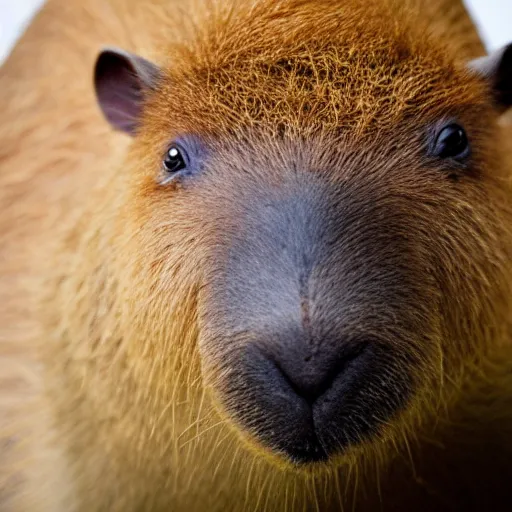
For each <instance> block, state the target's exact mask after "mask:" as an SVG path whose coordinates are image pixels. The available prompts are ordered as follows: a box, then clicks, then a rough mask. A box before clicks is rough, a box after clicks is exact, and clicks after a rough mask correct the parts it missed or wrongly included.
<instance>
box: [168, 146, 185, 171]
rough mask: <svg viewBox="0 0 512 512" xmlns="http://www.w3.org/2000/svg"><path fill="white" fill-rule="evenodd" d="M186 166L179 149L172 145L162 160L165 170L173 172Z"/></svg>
mask: <svg viewBox="0 0 512 512" xmlns="http://www.w3.org/2000/svg"><path fill="white" fill-rule="evenodd" d="M186 166H187V164H186V162H185V159H184V158H183V155H182V153H181V151H180V150H179V149H178V148H177V147H176V146H172V147H171V148H170V149H169V151H168V152H167V156H166V157H165V160H164V167H165V170H166V171H167V172H169V173H175V172H178V171H181V170H183V169H185V167H186Z"/></svg>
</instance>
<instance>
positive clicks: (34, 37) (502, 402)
mask: <svg viewBox="0 0 512 512" xmlns="http://www.w3.org/2000/svg"><path fill="white" fill-rule="evenodd" d="M334 13H337V15H336V16H335V15H334ZM103 44H115V45H118V46H122V47H124V48H126V49H128V50H130V51H136V52H138V53H139V54H141V55H144V56H145V57H147V58H152V59H153V60H154V61H156V62H158V63H159V64H161V65H162V66H164V67H165V71H166V79H165V81H164V83H163V85H162V87H161V88H160V90H159V91H158V93H157V94H156V95H155V96H153V97H152V98H151V99H150V101H149V103H148V105H147V109H146V114H145V119H144V123H143V127H142V129H141V131H140V135H139V136H138V137H137V138H136V139H135V141H134V142H133V144H130V141H129V140H127V139H126V137H124V136H122V135H118V134H114V133H112V132H111V130H110V128H109V127H108V126H107V124H106V123H105V122H104V120H103V119H102V117H101V115H100V113H99V111H98V109H97V107H96V105H95V99H94V96H93V89H92V84H91V78H90V77H91V70H92V69H93V65H94V59H95V57H96V55H97V52H98V48H99V46H100V45H103ZM359 48H362V49H364V54H363V53H360V52H359V51H357V50H358V49H359ZM481 53H482V47H481V44H480V42H479V39H478V37H477V35H476V33H475V31H474V29H473V27H472V25H471V22H470V21H469V19H468V18H467V15H466V14H465V11H464V10H463V8H462V6H461V5H460V4H459V2H458V1H453V2H452V1H449V0H436V1H434V2H430V1H427V0H425V2H424V3H423V2H421V0H418V1H417V2H415V1H413V0H409V1H405V0H404V1H403V2H398V1H397V2H393V1H392V0H386V1H384V2H381V1H377V0H365V1H364V2H359V1H356V0H352V1H349V0H347V1H344V2H338V1H334V0H320V1H306V0H282V1H279V2H274V1H270V0H268V1H267V0H261V1H259V2H249V1H248V2H239V1H236V2H234V1H230V0H217V1H212V2H207V1H206V0H188V1H187V2H183V1H179V2H178V1H176V2H169V1H163V0H162V1H160V0H151V1H147V2H137V1H135V0H133V1H129V0H108V1H104V0H90V1H89V2H86V3H85V2H80V1H78V0H76V1H75V0H73V1H71V0H50V1H49V2H48V4H47V5H46V6H45V8H44V9H43V11H42V13H41V14H40V15H39V17H38V18H37V20H36V21H35V22H34V24H33V25H32V26H31V27H30V28H29V30H28V32H27V34H26V35H25V37H24V38H23V40H22V42H21V43H20V44H19V45H18V47H17V48H16V50H15V51H14V53H13V55H12V56H11V57H10V59H9V61H8V62H7V63H6V65H5V66H4V67H3V68H2V70H1V76H0V82H1V85H2V95H1V98H0V111H1V112H2V113H3V119H2V126H1V128H0V131H1V134H2V137H1V139H2V147H1V149H0V165H1V175H0V180H1V186H0V204H1V205H2V213H3V214H2V216H1V218H0V233H1V235H0V236H1V253H0V254H1V260H0V261H1V269H0V272H1V274H0V275H1V276H2V286H1V289H0V298H1V303H2V305H3V308H2V311H1V312H0V326H1V328H0V329H1V330H0V342H1V349H0V350H1V351H0V354H1V356H2V360H1V371H0V379H1V380H0V389H1V390H2V395H1V401H0V404H1V406H2V411H4V410H5V411H6V414H5V415H2V418H5V419H4V420H2V423H3V424H2V427H5V429H6V430H7V433H8V434H7V436H5V442H4V443H2V453H3V454H5V455H3V460H5V463H2V466H1V467H2V472H1V473H0V477H1V478H0V497H1V498H0V503H2V507H3V508H2V510H4V509H6V510H11V509H12V510H23V511H25V510H26V511H37V510H41V511H58V510H66V511H68V510H109V511H117V510H119V511H123V512H125V511H129V510H176V511H185V510H194V511H202V510H208V511H215V510H217V511H229V510H232V511H240V510H269V511H271V510H276V511H277V510H293V511H294V510H315V509H316V510H340V508H342V507H344V509H345V510H347V509H348V510H350V509H351V508H353V509H354V510H357V511H367V510H368V511H370V510H371V511H374V510H379V509H380V510H384V511H389V510H400V511H410V510H414V511H421V510H498V511H499V510H508V508H509V504H510V503H511V502H512V491H511V490H510V489H509V485H508V482H509V481H510V478H511V477H512V464H511V462H510V461H511V460H512V442H511V439H512V371H511V363H510V360H511V359H510V356H512V348H511V347H510V343H509V340H510V319H509V315H510V305H511V304H510V302H511V298H512V293H511V292H512V291H511V290H510V284H511V283H512V280H511V277H512V276H510V272H511V270H512V269H511V268H510V261H511V260H510V258H511V256H512V234H511V233H510V226H511V225H512V224H511V221H512V218H511V214H512V212H511V211H510V208H509V199H510V198H509V194H510V190H509V183H510V175H509V170H510V168H511V166H510V156H509V155H510V148H509V149H507V144H508V145H509V146H510V142H508V141H507V137H508V138H509V139H510V129H509V128H507V127H506V126H502V127H498V124H497V123H496V113H495V112H494V111H493V110H492V108H491V107H490V103H489V100H488V97H487V94H486V90H485V87H484V85H483V84H482V82H481V81H480V80H478V79H477V78H476V77H474V76H471V75H470V74H469V73H468V72H467V71H466V70H465V62H466V61H467V60H468V59H470V58H472V57H475V56H477V55H479V54H481ZM398 64H400V66H399V65H398ZM447 113H448V114H451V115H457V116H458V118H460V119H461V120H462V121H463V123H464V125H465V126H466V128H467V130H468V133H470V134H471V137H472V141H473V145H474V147H475V153H476V154H477V165H476V170H477V172H475V173H474V174H473V175H471V176H468V177H465V178H464V179H461V180H459V182H460V186H459V187H458V188H455V187H447V186H446V182H444V181H443V182H441V181H440V180H438V179H437V178H436V177H435V173H434V172H432V171H430V172H427V173H425V174H424V175H421V174H420V172H419V171H417V170H416V169H415V168H414V165H415V164H417V160H415V159H416V157H415V155H414V154H412V153H411V152H408V151H407V150H406V149H405V148H406V147H407V144H408V143H409V141H410V138H409V137H410V134H411V133H412V130H413V127H418V125H420V124H421V123H424V124H428V123H429V122H435V121H436V120H437V119H438V118H439V116H440V115H446V114H447ZM189 132H192V133H199V134H201V135H202V136H204V137H205V138H211V139H213V138H215V139H216V140H221V141H223V143H222V144H221V151H220V154H221V155H223V156H221V157H219V158H218V161H216V162H214V164H215V165H217V166H218V169H219V173H218V176H217V177H215V178H212V181H211V183H210V185H211V186H210V187H208V188H207V189H206V188H202V189H199V190H191V189H187V188H183V189H181V188H179V187H170V188H162V187H160V186H158V184H157V181H156V175H157V172H158V171H155V170H158V169H159V166H160V159H161V154H162V151H163V150H165V147H166V145H167V144H168V143H169V141H170V140H172V138H173V136H175V135H178V134H180V133H189ZM247 134H257V135H251V136H252V137H253V139H251V140H250V143H249V144H247V142H246V140H245V138H244V137H246V136H247ZM236 136H238V137H239V140H238V142H240V141H243V143H244V144H245V145H246V146H247V147H246V149H245V154H244V156H250V157H251V158H252V159H253V160H254V162H255V163H256V165H255V167H256V168H260V169H263V168H265V169H266V171H265V172H264V173H263V175H262V176H255V177H253V178H251V179H253V180H255V182H258V180H259V181H262V180H263V181H265V182H266V183H271V184H276V185H277V184H279V183H280V182H281V180H282V179H283V178H282V176H281V175H280V174H279V172H280V171H279V169H280V167H279V165H276V166H274V168H273V169H268V168H266V167H264V166H262V165H259V166H258V165H257V164H258V163H259V162H258V153H257V151H258V149H261V148H270V149H268V150H269V151H271V152H272V154H273V155H274V158H275V160H276V161H277V162H283V163H285V164H287V163H289V162H290V161H291V160H292V158H299V159H302V160H301V161H302V162H305V163H307V164H309V165H310V166H312V167H313V168H317V169H322V168H323V167H324V166H323V165H322V164H325V163H326V162H332V161H333V159H334V161H336V162H339V161H341V160H342V158H346V156H343V155H334V156H333V154H331V153H329V154H327V151H326V150H325V148H326V147H330V148H332V147H337V146H343V147H345V148H350V151H352V154H353V155H354V157H353V158H354V160H358V159H359V161H361V160H364V154H363V156H361V153H360V149H358V148H361V147H365V148H366V156H367V158H368V162H369V161H370V157H372V158H376V156H375V155H378V151H377V150H376V147H381V148H382V147H385V148H388V146H387V144H388V142H387V141H389V140H395V141H398V143H399V145H401V147H402V151H399V152H396V151H395V153H394V154H393V155H392V157H391V160H390V161H389V162H388V164H387V166H385V165H383V166H382V167H379V166H375V168H376V170H374V171H373V172H374V173H375V175H374V176H372V178H373V179H374V181H375V182H376V183H377V185H376V186H377V187H379V190H381V191H382V190H387V191H388V192H389V193H390V195H392V196H393V195H395V196H397V197H398V196H399V197H406V202H404V203H403V208H404V210H403V212H402V213H403V214H404V215H406V214H407V215H409V210H408V208H409V207H410V204H411V203H412V202H414V203H417V204H419V205H420V206H421V207H419V209H418V211H417V214H416V216H415V217H412V216H410V217H408V219H409V222H410V224H409V225H408V226H407V229H409V230H410V231H411V232H412V233H415V234H416V236H417V237H419V238H418V239H417V240H416V241H417V242H418V247H420V246H421V247H423V246H422V245H421V243H422V242H421V240H419V239H420V238H421V237H422V236H423V235H424V234H427V235H428V236H431V237H432V239H431V240H429V243H428V247H429V250H431V251H432V253H434V255H435V261H436V262H439V261H441V262H443V265H442V268H444V271H445V273H444V274H441V275H438V276H437V279H439V280H440V282H442V284H443V287H444V288H443V290H442V291H443V292H444V293H443V294H441V296H440V297H437V296H434V295H432V302H431V303H428V304H424V306H425V307H424V315H425V318H428V320H429V324H431V325H432V332H431V333H429V336H430V338H429V340H430V341H431V342H432V345H431V346H429V347H428V348H427V347H421V346H419V345H418V347H415V348H416V349H417V351H418V353H421V354H423V355H424V359H425V364H424V366H423V367H422V369H421V372H419V373H420V374H419V375H418V380H421V383H422V385H421V386H420V389H421V391H420V392H418V395H417V397H416V400H414V401H413V403H412V405H411V406H410V408H409V409H408V411H407V412H406V413H404V414H403V415H402V416H400V418H398V419H396V420H395V422H394V423H393V424H391V425H390V426H389V428H387V429H384V430H383V433H382V434H381V435H380V437H379V438H378V439H377V438H376V439H371V440H368V441H367V442H365V443H363V445H362V446H360V447H358V448H357V449H354V450H352V451H350V452H349V453H347V454H346V455H345V456H344V457H343V458H341V459H340V460H339V461H337V463H336V464H334V463H332V465H331V466H330V467H328V468H315V469H313V470H311V471H308V472H299V471H296V470H295V469H294V468H290V467H288V466H287V465H285V464H284V463H282V461H279V462H278V463H277V464H275V461H271V460H267V457H266V456H265V455H264V454H262V453H261V452H262V448H261V447H258V446H257V443H256V442H255V441H254V440H253V439H251V438H250V436H247V437H248V439H246V440H245V441H244V442H241V440H240V436H239V432H238V428H237V426H236V425H235V424H234V422H233V421H232V420H230V418H229V416H227V415H225V414H224V413H223V412H218V411H219V410H222V409H221V408H219V407H217V406H216V405H215V403H214V401H213V400H212V398H211V397H212V393H211V390H210V387H213V388H215V389H214V391H217V392H218V389H219V388H220V387H221V386H220V384H219V382H220V383H221V381H222V376H221V377H219V376H218V375H216V374H215V369H213V370H212V371H211V372H209V373H208V374H207V375H206V379H205V380H203V376H202V373H201V371H200V360H199V359H200V358H199V352H198V349H197V344H198V340H199V339H201V336H203V337H204V336H205V335H206V334H205V333H203V332H202V330H201V321H200V318H201V317H202V316H203V315H204V311H203V309H204V307H205V304H207V301H206V299H205V295H204V293H205V292H204V285H205V279H206V278H207V276H208V268H207V264H206V261H207V255H208V251H209V250H211V247H212V246H213V245H214V243H215V240H218V239H219V238H218V237H219V231H220V233H221V235H222V232H223V230H226V232H227V231H229V226H230V225H231V224H230V223H236V201H235V205H233V204H231V203H232V197H233V196H234V195H235V193H240V194H241V195H242V196H243V194H244V191H245V190H247V188H245V187H248V185H247V183H246V182H245V181H244V179H245V178H244V179H240V180H239V181H238V182H237V180H233V177H232V176H231V175H230V169H237V168H241V167H242V166H241V163H240V161H239V160H237V158H238V159H241V158H242V157H241V156H240V155H239V154H238V153H237V151H236V147H235V146H237V145H236V144H235V142H237V139H236V138H235V137H236ZM276 140H282V141H284V142H283V144H278V143H277V142H276ZM298 140H299V141H305V140H307V141H308V143H309V146H298V145H297V141H298ZM414 140H415V139H414ZM298 147H303V148H304V147H308V148H310V147H312V148H314V150H312V151H306V150H305V149H302V152H301V150H300V149H299V150H298V149H297V148H298ZM233 148H235V149H233ZM388 149H389V148H388ZM507 159H508V161H507ZM226 162H229V164H230V165H229V166H228V165H227V163H226ZM403 162H405V163H403ZM404 166H409V167H410V169H411V175H410V176H409V177H407V173H405V171H404ZM283 167H285V166H283ZM348 167H350V166H348ZM370 167H371V166H370ZM337 168H339V167H337ZM420 170H421V171H422V172H423V170H422V169H421V168H420ZM231 172H233V171H231ZM262 172H263V171H262ZM351 172H352V174H350V173H349V172H348V171H347V173H346V174H343V175H340V174H334V175H333V176H330V177H329V179H330V180H332V181H342V180H346V181H348V182H349V183H355V182H357V180H361V182H362V183H363V189H364V190H365V191H366V192H367V193H369V192H370V191H371V189H370V188H369V186H368V184H367V183H368V181H367V179H366V178H367V177H366V178H363V179H362V178H361V177H360V176H358V175H356V170H355V168H354V167H352V171H351ZM232 182H235V184H232ZM365 183H366V185H364V184H365ZM407 205H408V206H407ZM226 219H227V220H226ZM440 268H441V267H440ZM418 279H423V275H422V272H421V269H418ZM455 298H457V300H455ZM202 308H203V309H202ZM213 366H215V365H213ZM4 445H5V448H4ZM4 475H5V478H4Z"/></svg>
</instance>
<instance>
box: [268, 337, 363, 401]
mask: <svg viewBox="0 0 512 512" xmlns="http://www.w3.org/2000/svg"><path fill="white" fill-rule="evenodd" d="M365 348H366V344H365V343H358V344H353V345H344V344H343V342H341V343H337V344H336V343H335V344H332V345H329V346H328V347H322V346H320V347H317V348H309V347H305V346H303V345H302V346H300V345H299V346H295V347H293V349H291V350H288V351H282V352H281V353H280V355H279V357H278V358H276V359H275V363H276V366H277V367H278V369H279V370H280V371H281V373H282V374H283V377H284V378H285V380H286V381H287V382H288V384H289V385H290V387H291V389H292V390H293V391H294V392H295V393H296V394H297V395H298V396H300V397H302V398H303V399H305V400H306V401H307V402H308V403H309V404H310V405H313V404H314V403H315V402H316V400H317V399H318V398H320V397H321V396H322V395H324V393H325V392H326V391H328V390H329V389H330V388H331V387H332V386H333V384H334V382H336V383H338V382H339V381H343V380H347V381H348V380H353V379H354V378H357V375H356V373H359V372H356V366H357V365H355V362H356V360H357V359H358V358H359V357H360V356H361V355H362V354H363V353H364V351H365Z"/></svg>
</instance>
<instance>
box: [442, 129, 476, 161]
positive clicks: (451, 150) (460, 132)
mask: <svg viewBox="0 0 512 512" xmlns="http://www.w3.org/2000/svg"><path fill="white" fill-rule="evenodd" d="M467 149H468V138H467V136H466V132H465V131H464V129H463V128H461V127H460V126H458V125H450V126H447V127H446V128H443V130H441V132H440V133H439V136H438V137H437V141H436V154H437V156H439V157H441V158H456V157H459V158H460V157H463V156H465V153H466V151H467Z"/></svg>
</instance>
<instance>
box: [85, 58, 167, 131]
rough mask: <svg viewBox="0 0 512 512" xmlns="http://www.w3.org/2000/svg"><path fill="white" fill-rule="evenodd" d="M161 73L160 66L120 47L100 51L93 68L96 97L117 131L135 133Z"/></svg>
mask: <svg viewBox="0 0 512 512" xmlns="http://www.w3.org/2000/svg"><path fill="white" fill-rule="evenodd" d="M159 76H160V69H159V68H158V66H156V65H155V64H153V63H151V62H149V61H147V60H146V59H143V58H142V57H138V56H137V55H132V54H131V53H128V52H125V51H124V50H119V49H117V48H107V49H105V50H103V51H102V52H101V53H100V55H99V56H98V60H97V61H96V67H95V70H94V86H95V89H96V97H97V99H98V104H99V106H100V108H101V110H102V112H103V114H104V116H105V117H106V118H107V120H108V121H109V123H110V124H111V125H112V126H113V127H114V128H115V129H116V130H120V131H123V132H125V133H127V134H129V135H132V136H133V135H135V132H136V129H137V125H138V124H139V121H140V116H141V112H142V105H143V102H144V99H145V97H146V95H147V93H148V92H149V91H150V90H152V89H154V88H155V86H156V83H157V81H158V78H159Z"/></svg>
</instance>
